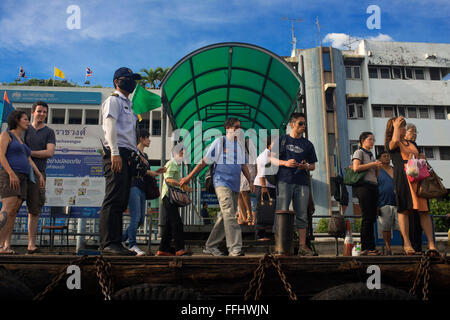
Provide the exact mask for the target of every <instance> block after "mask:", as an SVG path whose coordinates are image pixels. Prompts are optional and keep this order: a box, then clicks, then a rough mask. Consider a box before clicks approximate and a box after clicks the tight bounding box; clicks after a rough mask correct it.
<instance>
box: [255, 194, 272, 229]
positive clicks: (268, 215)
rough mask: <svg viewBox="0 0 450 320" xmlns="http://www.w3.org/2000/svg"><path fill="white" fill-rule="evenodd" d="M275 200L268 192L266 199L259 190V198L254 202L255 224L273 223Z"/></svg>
mask: <svg viewBox="0 0 450 320" xmlns="http://www.w3.org/2000/svg"><path fill="white" fill-rule="evenodd" d="M275 209H276V202H275V199H272V197H271V196H270V194H268V199H264V194H263V193H262V192H261V200H260V201H258V202H257V203H256V224H257V225H263V226H270V225H273V221H274V216H275Z"/></svg>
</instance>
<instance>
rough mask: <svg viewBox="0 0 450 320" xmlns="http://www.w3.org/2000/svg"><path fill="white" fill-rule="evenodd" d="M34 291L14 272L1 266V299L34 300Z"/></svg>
mask: <svg viewBox="0 0 450 320" xmlns="http://www.w3.org/2000/svg"><path fill="white" fill-rule="evenodd" d="M32 299H33V292H32V291H31V290H30V288H28V286H27V285H25V284H24V283H23V282H22V281H21V280H20V279H19V278H18V277H16V276H15V275H14V274H13V273H11V272H9V271H8V270H5V269H4V268H3V267H0V301H5V300H32Z"/></svg>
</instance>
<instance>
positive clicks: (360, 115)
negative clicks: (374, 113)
mask: <svg viewBox="0 0 450 320" xmlns="http://www.w3.org/2000/svg"><path fill="white" fill-rule="evenodd" d="M347 110H348V113H347V114H348V118H349V119H364V111H363V105H362V104H357V103H349V104H348V105H347Z"/></svg>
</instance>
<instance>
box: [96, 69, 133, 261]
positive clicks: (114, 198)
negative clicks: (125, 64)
mask: <svg viewBox="0 0 450 320" xmlns="http://www.w3.org/2000/svg"><path fill="white" fill-rule="evenodd" d="M140 78H141V76H140V75H139V74H136V73H133V72H132V71H131V70H130V69H128V68H119V69H117V70H116V72H115V73H114V78H113V81H114V87H115V88H116V91H115V92H114V93H113V94H112V95H111V96H110V97H108V99H106V100H105V101H104V102H103V105H102V118H103V125H102V127H103V132H104V134H105V143H104V155H103V170H104V175H105V183H106V186H105V198H104V200H103V204H102V208H101V211H100V251H101V252H102V254H105V255H135V254H136V253H135V252H133V251H130V250H128V249H126V248H125V247H123V246H122V243H121V242H122V214H123V212H124V211H125V210H126V208H127V206H128V199H129V196H130V188H131V178H132V170H131V169H132V168H131V166H130V163H129V158H130V155H131V153H132V152H133V151H135V152H138V150H137V140H136V121H137V116H136V115H135V114H134V113H133V110H132V109H131V106H132V103H131V101H130V100H129V99H128V96H129V95H130V94H131V93H132V92H133V91H134V89H135V88H136V80H139V79H140Z"/></svg>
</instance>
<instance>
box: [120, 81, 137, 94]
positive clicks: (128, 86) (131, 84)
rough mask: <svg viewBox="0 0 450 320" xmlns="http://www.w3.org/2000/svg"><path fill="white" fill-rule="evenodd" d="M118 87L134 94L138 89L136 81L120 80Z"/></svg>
mask: <svg viewBox="0 0 450 320" xmlns="http://www.w3.org/2000/svg"><path fill="white" fill-rule="evenodd" d="M118 87H119V88H120V89H122V90H123V91H126V92H128V93H132V92H133V91H134V89H135V88H136V80H133V79H120V80H119V83H118Z"/></svg>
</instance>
